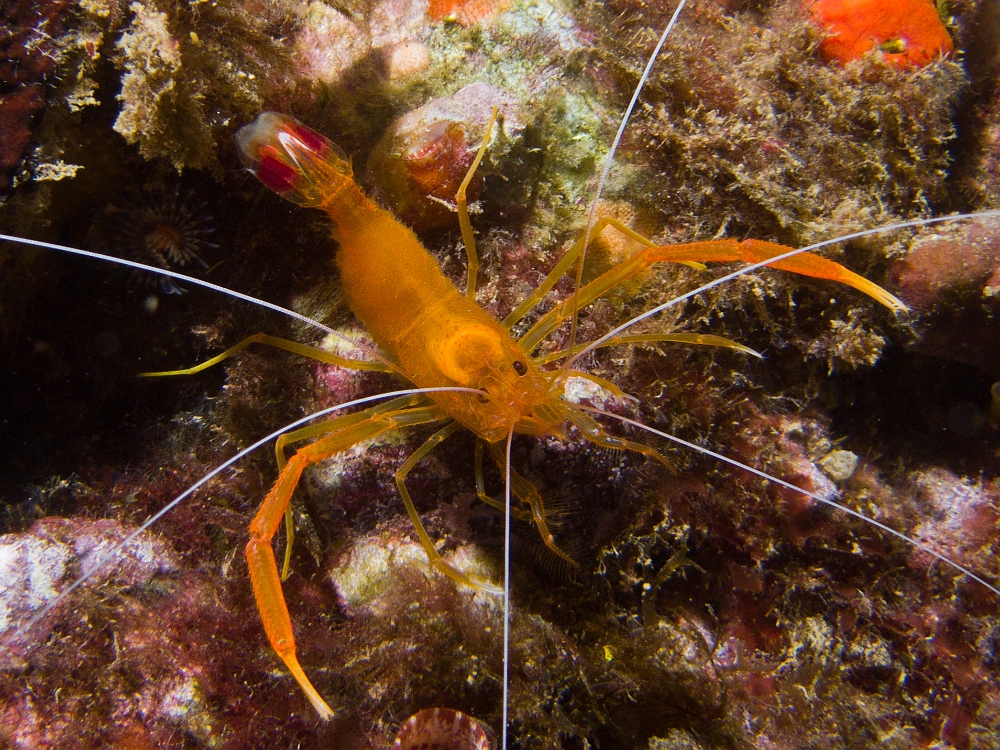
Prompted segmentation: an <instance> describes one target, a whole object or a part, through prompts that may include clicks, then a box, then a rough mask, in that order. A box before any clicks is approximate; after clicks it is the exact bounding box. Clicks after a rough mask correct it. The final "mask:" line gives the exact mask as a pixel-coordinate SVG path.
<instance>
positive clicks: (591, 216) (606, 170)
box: [563, 0, 687, 369]
mask: <svg viewBox="0 0 1000 750" xmlns="http://www.w3.org/2000/svg"><path fill="white" fill-rule="evenodd" d="M686 3H687V0H681V1H680V2H679V3H678V4H677V7H676V8H675V9H674V13H673V15H672V16H670V20H669V21H668V22H667V26H666V28H664V29H663V33H662V34H660V40H659V41H658V42H657V43H656V47H654V48H653V54H651V55H650V56H649V60H648V61H647V62H646V67H645V69H644V70H643V71H642V75H641V76H639V83H638V84H636V87H635V91H633V92H632V99H631V101H629V103H628V106H627V107H626V108H625V114H624V115H623V116H622V121H621V123H620V124H619V125H618V132H617V133H615V138H614V140H613V141H612V142H611V149H610V150H609V151H608V155H607V156H606V157H604V166H603V167H602V168H601V176H600V178H599V179H598V180H597V191H596V192H595V193H594V200H593V201H591V203H590V212H589V213H588V215H587V227H586V229H585V230H584V232H583V247H582V248H581V249H580V258H579V260H577V263H576V280H575V281H574V284H573V300H574V301H573V315H572V318H571V319H570V331H569V348H570V350H572V349H573V347H574V346H575V344H576V316H577V313H578V312H579V310H578V309H577V304H576V299H577V292H579V291H580V284H581V283H582V281H583V262H584V259H585V258H586V256H587V245H589V244H590V233H591V231H593V229H594V224H595V223H596V221H597V205H598V203H600V201H601V195H603V193H604V185H605V183H607V181H608V175H609V174H610V173H611V165H612V164H613V163H614V160H615V153H617V151H618V146H619V145H620V144H621V142H622V136H623V135H624V134H625V127H626V126H627V125H628V121H629V120H630V119H631V118H632V112H633V111H635V105H636V103H637V102H638V101H639V94H641V93H642V89H643V87H644V86H645V85H646V81H648V80H649V74H650V72H652V70H653V63H655V62H656V58H657V57H659V55H660V50H661V49H663V44H664V43H665V42H666V41H667V36H668V35H669V34H670V31H671V30H672V29H673V28H674V26H675V25H676V24H677V19H678V18H679V17H680V14H681V11H682V10H683V9H684V5H685V4H686ZM563 369H568V364H567V365H564V367H563Z"/></svg>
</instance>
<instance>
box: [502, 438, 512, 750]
mask: <svg viewBox="0 0 1000 750" xmlns="http://www.w3.org/2000/svg"><path fill="white" fill-rule="evenodd" d="M513 442H514V427H513V426H511V428H510V432H508V433H507V460H506V461H505V462H504V481H503V488H504V489H503V496H504V497H503V504H504V522H503V729H502V730H501V737H502V742H501V747H502V748H503V750H507V711H508V709H507V696H508V693H509V686H510V446H511V443H513Z"/></svg>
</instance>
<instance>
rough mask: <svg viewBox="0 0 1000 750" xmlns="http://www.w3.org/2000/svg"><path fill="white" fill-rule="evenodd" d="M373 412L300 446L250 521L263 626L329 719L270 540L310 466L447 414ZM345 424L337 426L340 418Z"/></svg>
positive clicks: (433, 409)
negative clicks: (309, 673)
mask: <svg viewBox="0 0 1000 750" xmlns="http://www.w3.org/2000/svg"><path fill="white" fill-rule="evenodd" d="M362 413H363V414H364V413H367V414H368V418H367V419H365V420H363V421H361V422H357V421H356V415H353V414H352V415H347V416H348V417H350V418H352V419H351V420H350V421H349V423H348V422H345V421H342V419H335V420H333V421H332V422H331V423H330V426H331V428H332V429H334V430H336V431H334V432H332V433H331V434H329V435H327V436H326V437H324V438H321V439H320V440H317V441H316V442H315V443H312V444H310V445H307V446H305V447H303V448H300V449H299V450H298V451H297V452H296V453H295V455H293V456H292V457H291V458H290V459H289V460H288V463H287V464H285V467H284V468H283V469H282V470H281V473H280V474H279V475H278V479H277V481H276V482H275V483H274V486H273V487H271V491H270V492H268V493H267V497H266V498H264V502H263V503H262V504H261V507H260V510H259V511H257V515H256V516H255V517H254V519H253V521H252V522H251V523H250V541H249V542H247V547H246V557H247V564H248V566H249V569H250V584H251V586H252V587H253V594H254V599H255V600H256V601H257V610H258V611H259V612H260V619H261V621H262V622H263V624H264V631H265V633H267V639H268V641H269V642H270V643H271V647H272V648H273V649H274V650H275V652H276V653H277V654H278V656H279V657H280V658H281V660H282V661H283V662H284V663H285V666H287V667H288V671H289V672H291V674H292V676H293V677H294V678H295V680H296V682H298V683H299V686H300V687H301V688H302V690H303V692H304V693H305V694H306V697H307V698H308V699H309V702H310V703H311V704H312V705H313V708H315V709H316V711H317V712H318V713H319V715H320V716H321V717H322V718H323V719H330V718H332V716H333V710H332V709H331V708H330V707H329V706H328V705H327V704H326V701H324V700H323V698H322V697H321V696H320V694H319V692H318V691H317V690H316V688H314V687H313V685H312V683H311V682H310V681H309V678H308V677H306V674H305V672H304V671H303V670H302V667H301V666H300V665H299V660H298V657H297V656H296V653H295V637H294V635H293V634H292V622H291V617H290V616H289V614H288V605H287V604H286V603H285V596H284V594H283V593H282V591H281V579H280V577H279V576H278V564H277V561H276V560H275V558H274V550H273V549H272V547H271V540H272V539H273V538H274V534H275V532H276V531H277V530H278V524H279V523H281V519H282V518H283V517H284V515H285V509H286V508H287V507H288V503H289V502H290V501H291V499H292V493H293V492H294V491H295V487H296V486H297V485H298V483H299V478H300V477H301V476H302V471H303V470H304V469H305V467H306V466H309V465H310V464H314V463H316V462H318V461H322V460H323V459H325V458H329V457H330V456H332V455H334V454H336V453H339V452H341V451H344V450H347V449H348V448H350V447H351V446H352V445H356V444H357V443H359V442H361V441H362V440H368V439H371V438H373V437H377V436H378V435H381V434H383V433H385V432H388V431H389V430H394V429H397V428H399V427H406V426H411V425H418V424H426V423H428V422H436V421H439V420H441V419H442V418H443V417H444V416H445V415H444V412H443V411H442V410H441V409H440V408H439V407H437V406H430V407H417V408H409V409H400V410H398V411H395V412H388V413H384V414H373V413H371V410H369V411H368V412H362ZM338 423H339V424H346V426H345V427H344V428H343V429H337V427H336V425H337V424H338Z"/></svg>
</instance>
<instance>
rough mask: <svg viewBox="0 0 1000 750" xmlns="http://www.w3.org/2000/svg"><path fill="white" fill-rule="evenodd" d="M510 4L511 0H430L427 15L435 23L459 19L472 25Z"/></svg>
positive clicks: (463, 24)
mask: <svg viewBox="0 0 1000 750" xmlns="http://www.w3.org/2000/svg"><path fill="white" fill-rule="evenodd" d="M509 6H510V0H430V5H429V6H428V8H427V15H428V17H429V18H430V19H431V20H432V21H434V22H435V23H437V22H439V21H457V22H458V23H459V24H461V25H462V26H472V25H473V24H475V23H479V22H480V21H484V20H486V19H487V18H489V17H490V16H492V15H493V14H495V13H499V12H500V11H502V10H506V9H507V8H508V7H509Z"/></svg>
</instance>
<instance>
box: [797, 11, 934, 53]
mask: <svg viewBox="0 0 1000 750" xmlns="http://www.w3.org/2000/svg"><path fill="white" fill-rule="evenodd" d="M810 12H811V14H812V18H813V21H815V22H816V24H817V25H819V26H820V27H822V28H823V29H825V30H826V31H827V32H829V34H830V36H828V37H827V38H826V39H824V40H823V41H822V42H821V43H820V51H821V52H822V53H823V56H824V57H826V58H827V59H828V60H836V61H837V62H839V63H843V64H846V63H849V62H851V61H852V60H857V59H858V58H859V57H861V56H862V55H864V54H866V53H868V52H871V51H872V50H873V49H879V50H881V52H882V58H883V59H884V60H885V61H886V62H887V63H888V64H889V65H894V66H896V67H898V68H907V67H916V66H921V65H927V64H928V63H931V62H934V61H935V60H937V59H938V58H939V57H940V56H942V55H946V54H948V53H950V52H951V51H952V42H951V36H949V35H948V30H947V29H946V28H945V26H944V23H943V22H942V21H941V18H940V17H939V16H938V13H937V8H935V6H934V4H933V3H932V2H930V0H815V2H812V3H811V5H810Z"/></svg>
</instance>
